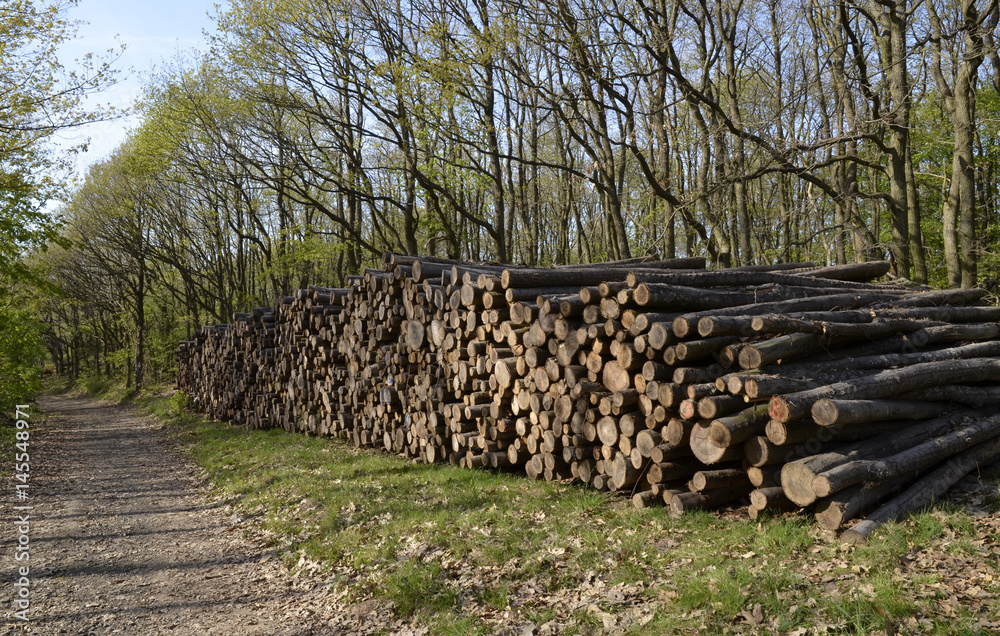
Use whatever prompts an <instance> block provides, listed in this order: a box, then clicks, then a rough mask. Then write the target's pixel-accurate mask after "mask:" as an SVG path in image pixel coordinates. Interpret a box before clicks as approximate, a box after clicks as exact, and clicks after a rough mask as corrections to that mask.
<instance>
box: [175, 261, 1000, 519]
mask: <svg viewBox="0 0 1000 636" xmlns="http://www.w3.org/2000/svg"><path fill="white" fill-rule="evenodd" d="M704 266H705V264H704V260H703V259H678V260H673V261H651V260H649V259H635V260H631V261H622V262H615V263H604V264H597V265H589V266H564V267H553V268H526V267H509V266H504V265H498V264H492V263H468V262H459V261H453V260H447V259H436V258H414V257H406V256H400V255H392V254H387V255H386V257H385V258H384V259H383V268H382V270H367V271H365V272H364V273H363V274H362V275H360V276H356V277H350V278H349V280H348V286H347V287H345V288H340V289H333V288H322V287H310V288H308V289H305V290H299V291H297V292H295V294H294V295H293V296H289V297H281V298H279V299H277V301H276V303H275V306H274V307H273V308H258V309H254V310H253V311H252V312H251V313H249V314H236V315H234V318H233V323H232V324H231V325H215V326H209V327H205V328H202V329H200V330H198V332H197V333H196V334H195V337H194V338H193V339H192V340H191V341H188V342H184V343H181V346H180V348H179V351H178V356H179V357H178V359H179V364H178V385H179V387H180V388H181V389H182V390H183V391H185V392H187V393H188V394H189V395H191V396H192V399H193V402H194V404H195V405H196V406H197V407H198V408H200V409H202V410H203V411H205V412H207V413H209V414H210V415H212V416H213V417H216V418H218V419H222V420H227V421H232V422H234V423H236V424H239V425H242V426H248V427H252V428H257V427H268V426H281V427H284V428H285V429H287V430H289V431H297V432H305V433H307V434H317V435H332V436H338V437H341V438H343V439H346V440H348V441H350V442H351V443H352V444H353V445H355V446H357V447H362V446H374V447H379V448H384V449H385V450H387V451H390V452H393V453H397V454H401V455H404V456H407V457H412V458H416V459H418V460H420V461H425V462H429V463H434V462H450V463H452V464H456V465H461V466H465V467H470V468H473V467H489V468H494V469H504V470H514V471H519V472H523V473H526V474H527V475H528V476H529V477H531V478H536V479H537V478H544V479H549V480H570V479H572V480H578V481H580V482H583V483H586V484H589V485H590V486H592V487H594V488H597V489H601V490H611V491H616V492H622V493H627V494H629V495H631V496H632V498H633V501H634V502H635V503H636V505H638V506H649V505H666V506H668V507H669V508H670V510H671V511H673V512H675V513H678V514H679V513H682V512H684V511H686V510H691V509H698V508H716V507H719V506H723V505H729V504H732V503H734V502H740V501H742V502H746V501H747V500H748V499H749V506H748V508H747V510H748V513H749V514H750V516H751V517H753V518H756V517H757V516H759V515H761V514H764V513H766V512H767V511H774V512H783V511H787V510H793V509H803V508H808V509H809V510H812V511H813V512H814V514H815V516H816V519H817V521H818V523H819V524H820V525H821V526H823V527H826V528H831V529H834V528H838V527H840V525H841V524H842V523H844V522H845V521H847V520H849V519H851V518H852V517H855V516H857V515H859V514H862V513H864V512H865V511H867V510H869V509H871V508H873V507H874V506H876V505H877V504H878V503H879V502H882V501H884V500H886V499H888V498H889V497H890V496H892V495H893V494H894V493H896V492H898V491H904V495H905V497H904V495H901V497H903V499H902V500H901V501H903V502H904V503H897V504H896V506H897V508H894V509H893V510H892V511H890V512H882V513H880V514H881V515H882V517H885V518H889V517H891V516H895V515H897V514H898V507H899V506H902V505H904V504H905V502H913V501H923V500H924V498H922V497H921V496H920V493H921V492H922V491H919V490H918V491H917V492H913V493H911V492H910V491H909V490H905V489H907V488H909V487H911V486H912V484H914V483H915V480H917V479H919V478H921V477H922V476H926V475H934V474H937V473H936V472H935V471H940V470H942V465H943V464H944V463H947V462H949V461H950V462H951V464H949V465H951V466H952V467H953V469H952V470H951V471H950V472H949V473H948V474H949V476H953V473H955V472H956V470H957V469H956V468H954V467H956V466H957V467H958V468H962V469H965V472H963V473H962V474H963V475H964V474H965V473H967V472H968V471H969V470H971V468H965V467H967V466H970V465H972V464H975V463H977V462H980V461H984V460H983V458H984V457H987V458H988V457H992V456H993V455H991V454H990V453H992V450H991V449H994V448H995V440H996V438H997V437H1000V426H998V425H997V424H996V423H995V421H996V419H997V418H994V417H993V416H992V412H991V411H990V407H992V406H995V405H996V404H998V403H1000V385H998V380H1000V323H998V322H997V321H998V320H1000V309H998V308H995V307H988V306H984V305H983V304H982V298H983V292H982V291H980V290H943V291H931V290H926V289H918V288H915V287H913V286H910V285H904V284H900V283H877V282H873V281H876V280H878V279H879V278H881V277H882V276H883V275H885V274H886V273H887V271H888V265H887V264H885V263H864V264H860V265H850V266H837V267H815V266H812V265H810V264H804V265H796V264H791V265H788V264H784V265H776V266H767V267H747V268H734V269H730V270H723V271H709V270H706V269H704ZM993 454H995V453H993ZM925 478H926V477H925ZM916 483H922V482H919V481H917V482H916ZM934 483H935V484H938V485H939V484H940V483H943V482H941V480H940V479H938V480H937V481H935V482H934ZM937 489H939V487H937ZM935 492H936V490H935ZM907 493H909V494H907ZM863 530H864V529H862V531H863ZM855 534H858V535H859V536H860V535H861V532H857V533H855Z"/></svg>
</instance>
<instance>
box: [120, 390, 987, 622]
mask: <svg viewBox="0 0 1000 636" xmlns="http://www.w3.org/2000/svg"><path fill="white" fill-rule="evenodd" d="M137 401H138V402H139V403H140V404H141V405H143V406H145V407H146V408H148V409H150V410H152V411H153V412H155V413H157V414H158V415H160V416H161V417H162V418H163V419H164V420H166V421H168V422H170V429H171V430H172V431H173V432H174V434H175V435H176V437H177V439H179V440H180V441H181V442H182V443H183V444H184V445H185V446H186V448H187V449H188V452H189V453H190V455H191V457H192V458H193V459H194V460H195V461H196V462H197V463H198V464H199V465H200V466H201V467H202V468H203V469H204V471H205V474H206V475H207V477H208V479H209V480H210V481H211V483H212V485H213V487H214V489H215V490H216V492H217V493H218V494H219V496H220V497H222V498H223V499H224V500H225V501H226V502H227V503H228V504H230V505H232V506H233V508H234V509H235V510H236V511H238V512H239V514H241V515H243V516H245V517H250V518H252V519H254V520H255V522H256V523H257V524H258V525H259V527H260V528H261V529H263V530H264V532H265V533H266V535H267V536H268V537H269V540H270V541H271V542H272V543H273V544H274V545H276V546H278V547H279V548H280V553H281V554H283V555H284V558H285V559H286V561H287V562H288V564H289V565H290V566H292V567H297V566H299V565H302V564H303V563H305V564H309V565H310V566H311V567H314V568H316V569H318V570H319V571H320V572H322V573H323V574H324V575H325V576H328V577H329V578H330V580H331V581H332V582H334V584H335V585H338V586H340V587H341V589H343V590H346V591H347V593H348V598H349V599H353V600H362V599H367V598H372V597H374V598H375V599H376V600H378V601H381V602H384V603H387V604H389V603H391V605H392V607H393V608H394V611H395V613H396V614H397V615H398V616H399V617H401V618H405V619H411V620H416V621H418V622H419V623H421V624H423V625H426V626H428V627H429V628H431V631H432V632H433V633H442V634H447V633H455V634H458V633H461V634H473V633H492V632H493V631H495V629H496V627H497V626H500V625H510V624H527V623H533V624H535V625H541V624H543V623H548V622H551V623H552V624H553V625H554V626H557V627H558V629H559V630H561V632H563V633H586V634H589V633H602V632H604V631H617V632H620V633H635V634H642V633H706V632H708V633H726V632H730V633H752V632H755V631H760V630H763V629H765V628H767V629H770V630H772V631H786V630H793V629H795V628H799V627H807V628H815V629H816V630H820V631H823V630H833V631H837V632H843V633H870V632H872V631H878V630H884V629H885V628H886V625H887V624H890V625H891V624H899V625H908V623H907V622H906V621H912V620H923V621H926V622H925V623H918V626H920V627H921V629H922V630H923V631H929V632H931V633H949V632H946V631H942V630H945V629H952V630H953V629H955V626H956V625H959V626H961V627H962V628H963V629H965V630H966V631H975V628H976V625H977V624H978V623H979V622H982V621H983V620H984V618H983V617H984V616H990V615H996V614H997V610H998V609H1000V606H998V605H997V602H996V600H995V598H988V597H982V598H976V599H975V600H974V602H973V603H971V604H970V602H966V601H963V602H962V603H958V604H957V608H958V609H956V610H955V611H954V612H955V613H954V614H953V615H951V614H948V613H947V611H948V610H946V609H945V608H944V607H943V606H942V598H944V599H948V598H951V597H952V596H954V595H957V594H961V593H966V592H961V591H958V590H957V589H952V588H950V587H949V586H952V585H953V584H954V582H955V580H956V578H955V577H956V574H954V573H953V572H950V573H949V572H947V571H946V570H945V569H944V567H943V566H942V569H940V570H939V569H936V565H935V564H937V563H939V562H942V561H943V560H944V559H947V558H952V559H955V558H956V555H957V557H960V558H966V559H968V560H969V561H970V562H972V561H973V560H975V562H976V563H978V564H986V565H981V567H980V566H977V567H979V570H980V571H981V572H983V583H982V586H981V589H982V590H992V589H994V588H992V587H990V585H992V583H990V581H991V580H1000V572H998V571H996V563H997V561H996V556H998V555H1000V548H998V549H996V552H990V550H993V549H994V547H995V544H996V542H992V543H990V542H984V541H982V540H980V539H982V537H981V536H979V535H980V534H982V530H981V526H980V525H978V522H977V520H976V519H974V518H972V517H971V516H969V515H968V514H967V513H965V512H963V511H962V510H960V509H954V510H945V511H941V510H937V511H933V512H927V513H922V514H920V515H916V516H915V517H913V518H911V519H910V520H908V521H906V522H902V523H898V524H890V525H888V526H886V527H884V528H882V529H881V530H880V531H879V532H878V533H877V534H876V535H875V537H874V538H873V539H872V541H871V542H870V543H869V544H868V545H866V546H860V547H851V546H846V545H844V546H842V545H840V544H839V543H838V542H836V541H835V540H831V537H830V536H828V535H823V534H822V533H820V532H819V531H818V530H817V529H816V528H815V527H814V525H813V524H812V522H811V519H809V518H807V517H805V516H795V515H791V516H786V517H781V516H779V517H773V518H769V519H766V520H763V521H762V522H760V523H758V522H751V521H749V520H748V519H746V517H745V516H741V515H739V514H737V513H729V514H725V515H719V514H716V513H706V512H702V513H694V514H689V515H686V516H684V517H681V518H672V517H670V516H669V515H668V514H667V513H666V511H665V510H663V509H647V510H636V509H634V508H633V507H632V506H631V505H630V504H629V503H628V502H627V501H623V500H622V499H620V498H617V497H612V496H609V495H607V494H604V493H599V492H595V491H593V490H590V489H586V488H582V487H578V486H571V485H566V484H558V483H547V482H544V481H538V482H536V481H529V480H527V479H525V478H524V477H523V476H518V475H509V474H503V473H494V472H489V471H470V470H463V469H458V468H452V467H448V466H428V465H423V464H417V463H414V462H411V461H408V460H404V459H401V458H398V457H393V456H389V455H386V454H384V453H379V452H375V451H367V450H363V451H358V450H354V449H351V448H349V447H348V446H347V445H346V444H344V443H342V442H341V441H339V440H333V439H321V438H315V437H306V436H304V435H290V434H287V433H285V432H283V431H277V430H267V431H246V430H241V429H237V428H233V427H231V426H229V425H226V424H222V423H218V422H210V421H207V420H205V419H204V418H202V417H200V416H198V415H194V414H191V413H189V412H187V411H186V410H185V406H186V404H185V400H184V399H183V397H182V396H181V397H178V396H176V395H175V396H173V397H167V396H140V397H139V398H137ZM977 533H978V534H977ZM984 550H985V552H983V551H984ZM925 557H926V558H925ZM939 559H940V561H939ZM991 559H992V560H991ZM918 565H919V567H918ZM952 567H953V566H952ZM967 587H968V586H967ZM963 589H965V588H963ZM956 598H960V599H961V598H962V597H961V596H956ZM758 604H759V605H760V608H759V610H758V614H756V616H761V615H762V616H763V621H764V622H763V624H762V625H757V624H754V622H753V621H754V620H756V619H755V615H754V609H755V607H756V606H757V605H758ZM962 612H965V613H964V614H963V613H962ZM989 612H992V614H989ZM918 617H919V618H918ZM937 617H942V620H937ZM944 617H947V618H948V621H945V620H943V618H944ZM945 626H947V627H945ZM959 631H961V629H960V630H959Z"/></svg>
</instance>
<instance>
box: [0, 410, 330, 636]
mask: <svg viewBox="0 0 1000 636" xmlns="http://www.w3.org/2000/svg"><path fill="white" fill-rule="evenodd" d="M39 406H40V408H41V410H43V411H45V412H47V413H50V414H52V416H51V417H50V418H49V419H48V421H47V422H46V423H45V424H44V425H42V426H39V427H37V428H33V429H32V431H31V440H30V443H31V446H30V450H31V482H30V493H31V498H30V501H29V502H28V503H29V504H31V505H32V506H33V509H32V510H31V512H30V515H31V527H30V542H31V543H30V564H31V565H30V567H31V576H30V580H31V608H30V615H31V621H30V629H31V633H35V634H101V635H104V634H139V635H143V636H147V635H154V634H199V635H200V634H233V635H243V634H267V635H277V634H283V635H286V634H287V635H291V634H333V633H344V630H343V629H342V628H336V627H334V626H333V624H334V623H336V622H337V621H336V620H333V621H332V622H331V619H333V618H334V617H335V616H336V613H335V609H334V608H335V606H336V603H335V602H334V601H333V599H332V598H331V597H330V596H329V593H328V592H327V591H325V590H324V588H323V586H322V585H320V583H319V581H317V580H310V579H309V578H308V577H295V576H292V575H291V574H290V573H289V572H288V570H287V568H285V567H284V566H283V565H282V564H281V563H280V561H279V560H278V559H277V558H276V557H275V554H274V552H273V551H271V550H269V549H267V548H264V547H262V546H260V545H256V544H255V543H254V542H253V541H251V540H248V539H246V538H245V535H244V532H243V530H244V525H241V524H238V523H237V522H235V521H234V520H232V519H231V518H228V517H227V516H226V515H225V513H224V512H223V510H221V509H220V508H218V507H217V506H216V505H214V504H213V503H211V501H210V499H209V497H208V496H207V495H208V493H207V492H206V490H205V488H204V486H203V485H201V484H199V482H198V481H197V479H196V478H195V475H196V474H197V468H196V467H195V466H194V465H193V464H191V463H190V462H189V461H187V460H186V459H184V458H183V457H182V455H181V454H180V453H179V452H178V451H177V450H176V449H174V448H173V447H172V445H171V443H170V442H169V440H168V439H167V437H166V435H165V434H164V433H163V432H162V431H161V430H160V425H159V424H158V423H157V421H156V420H155V419H154V418H152V417H148V416H143V415H139V414H137V413H136V412H135V411H134V410H131V409H126V408H122V407H117V406H110V405H107V404H101V403H97V402H93V401H90V400H87V399H85V398H79V397H68V396H46V397H44V398H42V399H40V400H39ZM3 473H4V474H7V475H9V474H10V468H7V467H4V469H3ZM12 491H13V484H12V483H10V482H8V489H7V494H6V496H5V497H4V499H6V500H7V501H8V502H9V501H11V500H12V499H13V494H12ZM22 503H23V502H22ZM4 512H5V517H7V516H11V515H13V514H14V513H13V512H12V510H11V505H7V506H4ZM2 525H3V527H4V529H3V530H2V531H0V537H2V541H3V544H2V553H0V554H2V555H3V556H2V557H0V564H2V568H0V586H2V587H0V601H2V604H3V607H4V616H3V620H4V627H5V629H4V630H3V633H5V634H6V633H27V632H26V631H25V625H24V622H23V621H19V620H16V619H15V618H14V617H13V613H12V612H13V610H12V609H11V608H12V607H13V597H14V594H15V588H14V586H13V581H15V580H17V574H16V572H15V565H18V566H19V565H22V564H23V562H22V563H15V560H14V558H13V554H14V545H13V543H14V541H15V540H16V530H14V529H13V527H12V526H13V524H12V523H11V522H10V521H8V520H7V519H3V520H2Z"/></svg>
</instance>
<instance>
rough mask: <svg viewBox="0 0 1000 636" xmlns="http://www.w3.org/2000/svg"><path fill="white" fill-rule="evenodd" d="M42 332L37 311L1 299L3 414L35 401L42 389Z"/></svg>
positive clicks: (0, 394)
mask: <svg viewBox="0 0 1000 636" xmlns="http://www.w3.org/2000/svg"><path fill="white" fill-rule="evenodd" d="M41 333H42V324H41V323H40V322H39V321H38V318H37V317H36V316H35V314H34V312H32V311H30V310H28V309H25V308H21V307H19V306H17V304H16V301H14V300H12V299H10V298H8V299H6V300H4V299H3V298H2V297H0V412H3V413H6V412H7V411H10V409H11V408H12V406H13V405H14V404H23V403H25V402H27V401H28V400H31V399H33V398H34V395H35V393H36V392H37V391H38V390H39V388H41V375H42V356H43V355H44V351H45V350H44V347H43V346H42V342H41Z"/></svg>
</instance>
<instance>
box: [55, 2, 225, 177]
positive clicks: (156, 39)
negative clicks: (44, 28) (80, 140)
mask: <svg viewBox="0 0 1000 636" xmlns="http://www.w3.org/2000/svg"><path fill="white" fill-rule="evenodd" d="M215 4H216V2H213V0H172V1H171V2H142V1H139V2H136V1H135V0H132V1H131V2H126V1H122V0H79V4H78V5H77V6H75V7H73V8H71V9H70V10H69V12H68V14H67V15H68V17H69V18H70V19H71V20H82V21H84V22H87V23H88V24H82V25H80V28H79V31H78V37H77V39H76V40H75V41H73V42H72V43H68V44H67V45H66V46H64V47H63V49H62V52H61V53H60V61H61V62H62V63H63V65H64V66H66V67H67V68H71V67H72V66H73V60H74V59H76V58H80V57H82V56H83V55H84V54H86V53H88V52H92V53H94V54H95V55H98V54H103V53H104V52H105V51H107V50H108V49H110V48H118V47H120V45H121V44H125V45H126V46H127V48H126V50H125V53H124V54H122V56H121V58H120V59H119V60H118V61H117V62H116V64H115V67H116V68H118V69H119V70H120V72H121V73H120V79H121V81H120V82H119V84H118V85H117V86H115V87H114V88H113V89H111V90H109V91H108V92H106V93H104V94H102V95H99V96H97V98H96V101H97V102H98V103H102V104H112V105H114V106H115V107H119V108H121V107H128V106H129V105H131V104H132V103H133V102H134V101H135V99H136V98H137V97H138V96H139V95H140V94H141V91H142V85H143V81H144V78H146V77H148V76H149V74H150V72H151V71H152V70H153V69H154V68H155V67H157V66H162V65H163V63H164V62H166V63H170V62H171V61H172V60H174V59H176V58H177V57H178V56H184V57H186V58H188V59H190V58H191V57H192V55H193V52H194V51H198V50H200V51H204V50H206V49H207V48H208V46H207V44H206V39H205V37H204V35H203V32H204V31H213V30H214V23H213V21H212V19H211V18H210V17H209V15H215V13H216V11H215V6H214V5H215ZM134 125H135V121H134V120H132V119H126V120H122V121H114V122H103V123H99V124H94V125H92V126H89V127H87V128H86V129H84V130H83V131H82V133H81V135H80V136H81V137H89V138H90V140H91V141H90V148H89V150H88V152H87V153H86V154H85V155H82V156H81V157H80V158H79V161H78V162H77V167H78V170H79V171H81V172H82V171H83V170H84V169H85V168H86V167H87V166H88V165H90V164H91V163H93V162H95V161H98V160H100V159H102V158H103V157H105V156H107V154H108V153H109V152H111V151H112V150H114V149H115V148H116V147H117V146H118V145H119V144H120V143H121V142H122V140H123V139H124V138H125V135H126V133H127V131H128V129H129V127H131V126H134Z"/></svg>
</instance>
